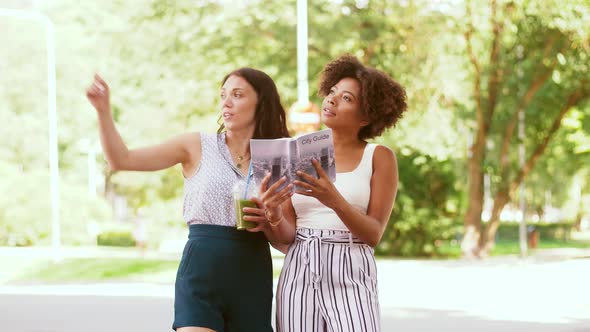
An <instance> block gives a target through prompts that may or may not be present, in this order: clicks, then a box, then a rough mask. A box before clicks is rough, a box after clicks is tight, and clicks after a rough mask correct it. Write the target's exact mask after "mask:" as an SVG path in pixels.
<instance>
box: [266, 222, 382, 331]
mask: <svg viewBox="0 0 590 332" xmlns="http://www.w3.org/2000/svg"><path fill="white" fill-rule="evenodd" d="M276 300H277V317H276V327H277V331H278V332H301V331H302V332H308V331H310V332H311V331H313V332H324V331H330V332H348V331H354V332H364V331H367V332H369V331H370V332H378V331H381V322H380V314H379V301H378V296H377V267H376V265H375V256H374V252H373V248H371V247H370V246H368V245H366V244H364V243H362V242H361V241H360V240H358V239H356V238H353V237H352V235H351V233H350V232H345V231H331V230H315V229H306V228H299V229H298V230H297V238H296V240H295V242H294V243H293V244H292V245H291V247H290V248H289V252H288V253H287V256H286V257H285V263H284V265H283V269H282V271H281V276H280V277H279V283H278V287H277V299H276Z"/></svg>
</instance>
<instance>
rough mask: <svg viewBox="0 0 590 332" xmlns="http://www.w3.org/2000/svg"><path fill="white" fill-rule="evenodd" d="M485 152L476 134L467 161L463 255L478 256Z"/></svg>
mask: <svg viewBox="0 0 590 332" xmlns="http://www.w3.org/2000/svg"><path fill="white" fill-rule="evenodd" d="M484 154H485V139H484V138H483V137H482V135H478V138H477V139H476V142H475V143H474V144H473V146H472V147H471V158H469V161H468V168H469V171H468V174H467V181H468V195H469V196H468V203H467V213H466V214H465V219H464V223H463V225H464V227H465V230H464V234H463V241H462V242H461V252H462V254H463V257H466V258H474V257H478V256H479V239H480V233H481V212H482V210H483V194H484V193H483V170H482V162H483V156H484Z"/></svg>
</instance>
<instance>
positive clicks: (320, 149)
mask: <svg viewBox="0 0 590 332" xmlns="http://www.w3.org/2000/svg"><path fill="white" fill-rule="evenodd" d="M250 154H251V158H252V176H253V180H254V181H255V182H256V185H257V186H260V184H261V183H262V180H263V179H264V177H265V176H266V174H268V173H270V174H271V177H270V181H269V184H268V186H269V187H270V186H272V185H273V184H274V183H275V182H277V181H278V180H279V179H280V178H281V177H283V176H286V177H287V181H286V182H285V185H284V186H286V185H288V184H289V183H291V182H293V181H294V180H295V179H298V176H297V175H296V172H297V171H302V172H305V173H307V174H310V175H312V176H315V177H317V174H316V171H315V169H314V168H313V164H312V163H311V160H312V159H316V160H317V161H318V162H319V163H320V165H321V166H322V168H323V170H324V172H326V174H327V175H328V177H329V178H330V180H331V181H332V182H334V181H336V162H335V160H334V140H333V137H332V129H326V130H321V131H316V132H313V133H308V134H303V135H301V136H298V137H291V138H277V139H252V140H250ZM299 180H302V179H299ZM284 186H282V187H281V188H280V189H282V188H283V187H284ZM280 189H279V190H280ZM299 189H300V188H295V190H299Z"/></svg>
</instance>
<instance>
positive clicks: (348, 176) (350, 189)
mask: <svg viewBox="0 0 590 332" xmlns="http://www.w3.org/2000/svg"><path fill="white" fill-rule="evenodd" d="M376 146H377V145H376V144H367V145H366V146H365V151H364V152H363V157H362V159H361V162H360V163H359V165H358V166H357V167H356V168H355V169H354V170H353V171H352V172H344V173H336V181H335V182H334V185H335V186H336V189H338V191H339V192H340V194H342V196H343V197H344V199H346V201H347V202H348V203H350V204H351V205H352V206H353V207H354V208H355V209H357V210H359V212H361V213H363V214H366V213H367V209H368V208H369V199H370V198H371V177H372V176H373V152H374V151H375V147H376ZM291 200H292V202H293V207H294V208H295V213H296V214H297V228H311V229H328V230H339V231H348V228H347V227H346V225H344V223H343V222H342V220H340V218H339V217H338V215H337V214H336V212H334V210H332V209H330V208H328V207H326V206H325V205H324V204H322V203H320V201H318V200H317V199H316V198H315V197H308V196H304V195H299V194H295V195H293V197H292V198H291Z"/></svg>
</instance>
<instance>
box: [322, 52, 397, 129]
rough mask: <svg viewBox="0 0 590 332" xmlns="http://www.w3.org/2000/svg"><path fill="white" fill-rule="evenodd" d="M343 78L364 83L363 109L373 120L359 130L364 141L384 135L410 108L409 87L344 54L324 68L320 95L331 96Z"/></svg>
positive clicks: (361, 86)
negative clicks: (407, 89) (407, 88)
mask: <svg viewBox="0 0 590 332" xmlns="http://www.w3.org/2000/svg"><path fill="white" fill-rule="evenodd" d="M343 78H353V79H356V80H357V81H358V82H359V85H360V90H361V93H360V109H361V112H363V114H364V115H366V116H367V117H368V120H369V124H368V125H366V126H365V127H363V128H361V130H360V131H359V133H358V137H359V139H360V140H366V139H370V138H374V137H377V136H379V135H381V134H382V133H383V131H385V129H387V128H390V127H392V126H395V124H396V123H397V121H398V120H399V119H401V118H402V115H403V113H404V112H405V111H406V110H407V106H408V105H407V103H406V98H407V97H406V91H405V89H404V88H403V87H402V86H401V85H400V84H399V83H397V82H396V81H394V80H393V79H392V78H391V77H389V76H388V75H387V74H385V73H384V72H382V71H379V70H377V69H374V68H370V67H366V66H364V65H363V64H362V63H361V62H360V61H359V60H358V59H357V58H356V57H354V56H352V55H343V56H341V57H339V58H337V59H336V60H334V61H332V62H330V63H328V64H327V65H326V67H324V70H323V71H322V74H321V78H320V89H319V93H318V94H319V96H320V97H322V98H323V97H325V96H327V95H328V94H329V93H330V89H331V88H332V87H333V86H334V85H336V84H337V83H338V82H339V81H340V80H341V79H343Z"/></svg>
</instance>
